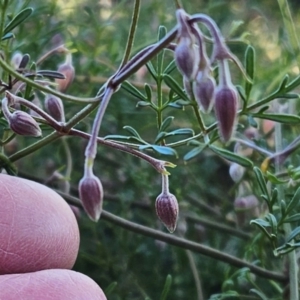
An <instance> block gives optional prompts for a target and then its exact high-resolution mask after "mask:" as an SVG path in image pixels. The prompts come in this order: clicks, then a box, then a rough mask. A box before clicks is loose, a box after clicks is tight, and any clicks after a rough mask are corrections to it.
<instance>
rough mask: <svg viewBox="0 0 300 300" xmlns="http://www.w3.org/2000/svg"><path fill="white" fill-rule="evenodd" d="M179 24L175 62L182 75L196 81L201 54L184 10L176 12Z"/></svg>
mask: <svg viewBox="0 0 300 300" xmlns="http://www.w3.org/2000/svg"><path fill="white" fill-rule="evenodd" d="M176 17H177V22H178V26H179V28H178V44H177V46H176V48H175V62H176V65H177V67H178V69H179V71H180V72H181V73H182V75H184V76H186V77H187V79H188V80H192V79H194V77H195V75H196V72H197V68H198V65H199V53H198V51H196V48H195V45H194V37H193V35H192V32H191V29H190V25H189V24H188V22H187V20H188V15H187V14H186V12H185V11H184V10H183V9H178V10H177V12H176Z"/></svg>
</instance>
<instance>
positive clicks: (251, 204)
mask: <svg viewBox="0 0 300 300" xmlns="http://www.w3.org/2000/svg"><path fill="white" fill-rule="evenodd" d="M258 206H259V202H258V200H257V198H256V197H255V196H254V195H249V196H245V197H238V198H236V199H235V200H234V210H235V212H236V217H237V223H238V225H239V226H242V225H244V224H245V223H247V222H248V221H250V219H252V218H253V217H258V215H259V207H258Z"/></svg>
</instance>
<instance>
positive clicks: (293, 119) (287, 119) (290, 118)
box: [253, 113, 300, 124]
mask: <svg viewBox="0 0 300 300" xmlns="http://www.w3.org/2000/svg"><path fill="white" fill-rule="evenodd" d="M253 117H255V118H259V119H267V120H271V121H275V122H280V123H287V124H299V123H300V117H299V116H296V115H288V114H260V113H255V114H253Z"/></svg>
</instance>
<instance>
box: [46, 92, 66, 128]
mask: <svg viewBox="0 0 300 300" xmlns="http://www.w3.org/2000/svg"><path fill="white" fill-rule="evenodd" d="M45 108H46V110H47V111H48V113H49V114H50V116H51V117H53V118H54V119H55V120H56V121H58V122H64V121H65V112H64V105H63V102H62V101H61V99H60V98H58V97H56V96H54V95H50V94H47V96H46V98H45Z"/></svg>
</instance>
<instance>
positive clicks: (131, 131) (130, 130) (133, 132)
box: [123, 126, 142, 139]
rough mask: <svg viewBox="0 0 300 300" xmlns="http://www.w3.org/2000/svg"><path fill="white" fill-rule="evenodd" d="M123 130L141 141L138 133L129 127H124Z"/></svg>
mask: <svg viewBox="0 0 300 300" xmlns="http://www.w3.org/2000/svg"><path fill="white" fill-rule="evenodd" d="M123 129H125V130H127V131H128V132H130V133H131V134H133V135H134V136H135V137H137V138H139V139H142V138H141V136H140V135H139V134H138V132H137V131H136V130H135V129H134V128H133V127H131V126H124V127H123Z"/></svg>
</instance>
